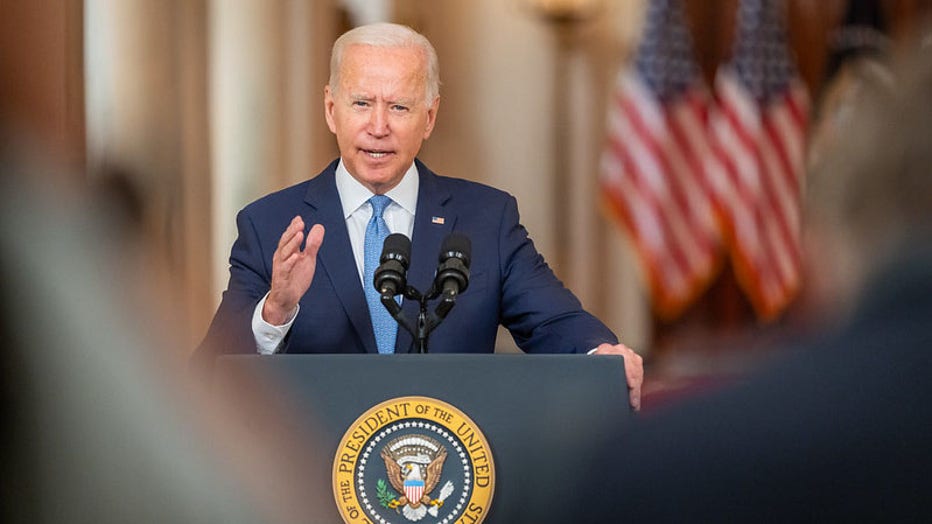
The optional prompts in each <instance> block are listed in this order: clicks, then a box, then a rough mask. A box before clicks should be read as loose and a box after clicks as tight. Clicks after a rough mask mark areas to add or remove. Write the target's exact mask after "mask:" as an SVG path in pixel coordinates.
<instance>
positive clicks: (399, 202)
mask: <svg viewBox="0 0 932 524" xmlns="http://www.w3.org/2000/svg"><path fill="white" fill-rule="evenodd" d="M336 184H337V193H338V194H339V195H340V204H341V205H342V206H343V218H344V219H346V230H347V232H348V233H349V239H350V245H352V248H353V257H354V258H355V259H356V269H357V270H358V271H359V281H360V282H361V283H362V284H363V285H364V286H365V285H366V283H365V282H363V266H364V265H365V262H364V260H365V249H364V245H365V238H366V226H367V225H368V224H369V219H370V218H372V206H370V205H369V203H368V201H369V199H370V198H372V196H373V193H372V192H371V191H369V189H368V188H366V187H365V186H364V185H362V184H361V183H359V181H358V180H356V179H355V178H353V176H352V175H350V174H349V171H347V170H346V167H344V166H343V161H342V160H341V161H340V162H339V163H338V164H337V170H336ZM418 185H419V179H418V173H417V168H416V167H415V166H414V164H413V163H412V164H411V167H409V168H408V170H407V171H406V172H405V174H404V177H403V178H402V179H401V182H399V183H398V185H397V186H395V187H394V188H392V189H391V190H390V191H389V192H388V193H385V195H386V196H388V197H389V198H391V199H392V203H391V204H389V205H388V207H387V208H385V212H384V213H383V215H382V217H383V218H384V219H385V223H386V225H388V230H389V231H391V232H392V233H402V234H404V235H406V236H407V237H408V238H411V234H412V233H413V232H414V213H415V211H416V209H417V192H418ZM306 225H307V226H311V225H312V224H306ZM283 233H284V231H283ZM328 234H331V233H327V232H325V233H324V235H325V236H326V235H328ZM333 234H335V233H333ZM370 285H371V284H370ZM268 298H269V294H268V293H266V294H265V296H264V297H262V300H260V301H259V303H258V304H256V309H255V311H254V312H253V315H252V332H253V335H254V336H255V338H256V350H257V351H258V352H259V354H262V355H272V354H274V353H277V352H278V351H279V349H280V348H281V345H282V341H283V340H285V335H287V334H288V331H289V330H290V329H291V325H292V324H293V323H294V319H295V318H296V317H297V316H298V311H299V310H300V309H301V307H300V305H299V306H298V307H296V308H295V310H294V312H293V313H292V314H291V317H290V318H289V319H288V321H287V322H286V323H285V324H283V325H281V326H273V325H272V324H269V323H268V322H266V321H265V320H263V318H262V308H263V307H264V306H265V301H266V299H268Z"/></svg>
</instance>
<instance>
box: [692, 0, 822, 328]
mask: <svg viewBox="0 0 932 524" xmlns="http://www.w3.org/2000/svg"><path fill="white" fill-rule="evenodd" d="M784 17H785V6H784V4H783V3H782V1H780V0H742V2H741V4H740V7H739V11H738V22H737V24H738V27H737V32H736V40H735V46H734V50H733V56H732V59H731V62H730V63H728V64H725V65H724V66H722V67H721V68H720V69H719V71H718V73H717V75H716V81H715V95H716V99H717V102H718V103H717V105H716V106H715V107H714V108H713V110H712V112H711V114H710V119H709V125H710V133H711V143H712V149H713V152H714V154H713V155H710V157H709V159H710V163H709V170H708V175H709V178H710V180H711V181H712V185H713V187H714V190H715V195H716V200H717V203H718V204H719V206H720V208H721V210H722V213H723V215H724V217H725V234H726V239H727V242H728V244H729V250H730V255H731V260H732V265H733V266H734V268H735V272H736V276H737V278H738V282H739V283H740V285H741V286H742V288H743V289H744V291H745V293H747V295H748V297H749V298H750V301H751V304H752V305H753V306H754V309H755V311H756V312H757V314H758V316H759V317H760V318H762V319H765V320H766V319H772V318H774V317H776V316H777V315H779V314H780V313H781V312H782V311H783V310H784V309H785V308H786V306H787V305H788V304H789V303H790V302H791V301H792V299H793V297H794V296H795V294H796V292H797V291H798V289H799V287H800V265H801V263H800V259H801V253H800V251H801V247H800V229H801V227H800V221H801V212H800V205H801V191H802V188H803V176H804V173H803V170H804V156H805V134H806V125H807V121H808V111H809V98H808V95H807V93H806V89H805V87H804V86H803V84H802V83H801V82H800V80H799V78H798V76H797V73H796V69H795V65H794V63H793V59H792V57H791V56H790V51H789V48H788V45H787V39H786V28H785V25H784V24H785V20H784Z"/></svg>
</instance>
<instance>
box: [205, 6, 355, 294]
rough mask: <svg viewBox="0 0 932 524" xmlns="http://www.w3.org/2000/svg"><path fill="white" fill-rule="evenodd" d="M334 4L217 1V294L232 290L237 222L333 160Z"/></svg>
mask: <svg viewBox="0 0 932 524" xmlns="http://www.w3.org/2000/svg"><path fill="white" fill-rule="evenodd" d="M332 4H333V2H329V1H316V2H305V1H300V0H211V1H210V2H209V8H208V12H209V15H208V18H209V31H208V32H209V35H210V36H209V46H210V62H209V63H210V65H209V69H210V73H209V75H210V101H211V104H210V109H211V113H210V134H211V141H212V145H213V148H212V152H211V153H212V155H211V157H212V159H213V164H214V165H213V168H214V169H213V177H212V181H213V185H214V191H213V214H212V217H211V221H212V224H213V232H214V236H213V243H212V253H213V255H212V259H211V267H212V268H213V270H214V277H213V282H212V297H213V298H214V304H216V303H219V300H220V293H221V291H223V289H225V288H226V283H227V278H228V273H227V267H228V263H227V257H228V256H229V253H230V247H231V246H232V244H233V241H234V239H235V236H236V224H235V221H234V220H233V218H234V217H235V215H236V212H237V211H238V210H239V209H241V208H242V207H243V206H245V205H246V204H248V203H249V202H251V201H252V200H254V199H256V198H258V197H260V196H262V195H263V194H266V193H269V192H271V191H274V190H277V189H281V188H283V187H285V186H287V185H291V184H294V183H297V182H300V181H303V180H306V179H308V178H310V177H312V176H314V175H315V174H316V173H317V172H318V171H319V170H320V169H322V168H323V167H324V165H326V162H329V161H330V160H332V159H333V158H334V157H335V156H336V150H335V148H334V145H333V144H332V142H333V140H332V138H330V134H329V131H328V130H327V126H326V122H325V121H324V118H323V86H324V84H326V82H327V77H328V70H329V56H330V46H331V44H332V42H333V38H334V35H335V33H336V27H337V25H338V20H337V17H336V16H335V15H334V13H335V11H334V8H333V5H332Z"/></svg>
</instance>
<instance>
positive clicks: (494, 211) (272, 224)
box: [198, 161, 617, 353]
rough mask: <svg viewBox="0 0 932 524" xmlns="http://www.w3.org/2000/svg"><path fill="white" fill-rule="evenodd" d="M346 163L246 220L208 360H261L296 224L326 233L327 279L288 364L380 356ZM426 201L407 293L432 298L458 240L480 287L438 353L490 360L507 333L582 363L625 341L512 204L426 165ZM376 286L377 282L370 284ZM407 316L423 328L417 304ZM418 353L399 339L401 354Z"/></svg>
mask: <svg viewBox="0 0 932 524" xmlns="http://www.w3.org/2000/svg"><path fill="white" fill-rule="evenodd" d="M336 165H337V164H336V162H334V163H332V164H330V165H329V166H328V167H327V168H326V169H324V171H322V172H321V173H320V174H319V175H317V176H316V177H315V178H312V179H311V180H308V181H306V182H303V183H300V184H297V185H295V186H292V187H289V188H286V189H284V190H281V191H278V192H276V193H273V194H271V195H268V196H266V197H263V198H261V199H259V200H257V201H255V202H253V203H251V204H249V205H248V206H246V207H245V208H244V209H243V210H242V211H241V212H240V213H239V214H238V216H237V229H238V238H237V240H236V242H235V244H234V246H233V249H232V252H231V256H230V282H229V286H228V289H227V291H225V292H224V296H223V300H222V302H221V305H220V308H219V310H218V312H217V315H216V317H215V319H214V321H213V323H212V325H211V327H210V329H209V331H208V334H207V337H206V339H205V342H204V344H202V347H201V348H200V349H199V350H198V351H199V353H206V352H214V351H216V352H223V353H254V352H255V343H254V337H253V333H252V330H251V324H250V320H251V318H252V314H253V310H254V308H255V306H256V304H257V303H258V301H259V300H260V299H261V298H262V296H264V295H265V293H266V292H268V290H269V286H270V282H271V271H272V255H273V253H274V252H275V248H276V245H277V242H278V238H279V236H280V234H281V231H283V230H284V229H285V228H286V227H287V226H288V223H289V222H290V221H291V219H292V218H293V217H294V216H295V215H296V214H298V215H301V216H302V218H303V219H304V223H305V224H308V225H310V224H322V225H323V226H324V228H325V229H326V231H327V233H326V237H325V239H324V242H323V245H322V246H321V249H320V251H319V254H318V266H317V267H318V270H317V272H316V273H315V275H314V279H313V281H312V283H311V286H310V288H309V289H308V291H307V293H306V294H305V295H304V297H303V298H302V299H301V301H300V312H299V313H298V317H297V319H296V320H295V323H294V325H293V326H292V328H291V332H290V333H289V335H288V338H287V339H286V342H285V351H286V352H288V353H347V352H349V353H357V352H363V353H365V352H367V353H375V352H376V348H375V339H374V335H373V333H372V325H371V321H370V319H369V316H368V309H367V307H366V302H365V295H364V292H363V289H362V286H361V285H360V279H359V273H358V270H357V266H356V264H355V261H354V258H353V253H352V248H351V246H350V241H349V235H348V233H347V230H346V222H345V218H344V214H343V209H342V206H341V203H340V197H339V195H338V193H337V188H336V184H335V181H334V180H335V178H334V173H335V169H336ZM416 165H417V169H418V172H419V184H420V187H419V191H418V200H417V212H416V215H415V223H414V232H413V235H412V237H413V238H412V260H411V264H410V268H409V271H408V283H409V284H411V285H414V286H415V287H416V288H417V289H419V290H421V291H426V290H427V289H428V288H429V287H430V284H431V282H432V280H433V276H434V272H435V270H436V268H437V256H438V253H439V250H440V245H441V243H442V241H443V239H444V237H445V236H446V235H448V234H449V233H450V232H452V231H457V232H460V233H463V234H465V235H466V236H468V237H469V238H470V240H471V242H472V265H471V269H470V272H471V277H470V281H469V285H468V288H467V289H466V291H465V292H463V293H462V294H460V296H459V298H458V299H457V303H456V307H455V308H454V309H453V311H452V312H451V313H450V314H449V316H448V317H447V318H446V320H445V321H444V322H443V323H442V324H441V325H440V326H439V327H438V328H437V329H436V330H435V331H434V332H433V333H432V334H431V337H430V351H431V352H432V353H462V352H491V351H492V350H493V349H494V346H495V336H496V333H497V329H498V325H499V324H502V325H504V326H505V327H506V328H508V329H509V330H510V331H511V333H512V335H513V336H514V337H515V340H516V341H517V343H518V345H519V346H520V347H521V348H522V349H524V350H525V351H527V352H530V353H582V352H586V351H588V350H590V349H592V348H595V347H596V346H598V345H599V344H601V343H603V342H609V343H617V338H616V337H615V335H614V334H613V333H612V332H611V331H610V330H609V329H608V328H606V327H605V325H604V324H602V323H601V322H600V321H599V320H597V319H596V318H595V317H593V316H592V315H590V314H589V313H587V312H585V311H584V310H583V309H582V307H581V305H580V303H579V301H578V300H577V299H576V298H575V296H573V294H572V293H571V292H570V291H568V290H567V289H566V288H565V287H564V286H563V284H562V283H561V282H560V281H559V280H558V279H557V278H556V277H555V276H554V274H553V272H552V271H551V270H550V268H549V267H548V266H547V264H546V262H545V261H544V259H543V257H542V256H541V255H540V254H539V253H538V252H537V250H536V249H535V247H534V244H533V242H532V241H531V240H530V238H529V237H528V234H527V231H526V230H525V229H524V227H523V226H522V225H521V224H520V221H519V216H518V209H517V203H516V201H515V199H514V197H512V196H511V195H509V194H507V193H505V192H503V191H500V190H497V189H494V188H491V187H489V186H486V185H483V184H479V183H476V182H471V181H466V180H461V179H455V178H448V177H443V176H439V175H436V174H434V173H433V172H432V171H430V170H429V169H428V168H427V167H426V166H425V165H424V164H423V163H421V162H420V161H417V162H416ZM366 284H367V285H369V283H366ZM404 310H405V312H406V315H407V316H408V317H409V318H412V319H413V318H415V317H416V314H417V304H416V303H415V301H413V300H406V301H405V304H404ZM411 347H413V342H412V337H411V336H410V335H409V334H408V333H407V332H406V331H404V330H399V333H398V340H397V343H396V352H406V351H408V350H409V349H410V348H411Z"/></svg>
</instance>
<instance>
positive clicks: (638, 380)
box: [592, 344, 644, 411]
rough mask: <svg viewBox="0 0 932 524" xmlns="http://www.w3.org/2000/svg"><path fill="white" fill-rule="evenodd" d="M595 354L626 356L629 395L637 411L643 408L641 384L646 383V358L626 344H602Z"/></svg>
mask: <svg viewBox="0 0 932 524" xmlns="http://www.w3.org/2000/svg"><path fill="white" fill-rule="evenodd" d="M592 354H593V355H621V356H623V357H624V358H625V378H627V379H628V397H629V399H630V402H631V407H632V408H634V410H635V411H639V410H640V409H641V385H642V384H643V383H644V359H642V358H641V355H638V354H637V353H635V352H634V351H633V350H632V349H631V348H629V347H628V346H626V345H624V344H615V345H612V344H602V345H600V346H599V347H597V348H596V349H595V351H594V352H593V353H592Z"/></svg>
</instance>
